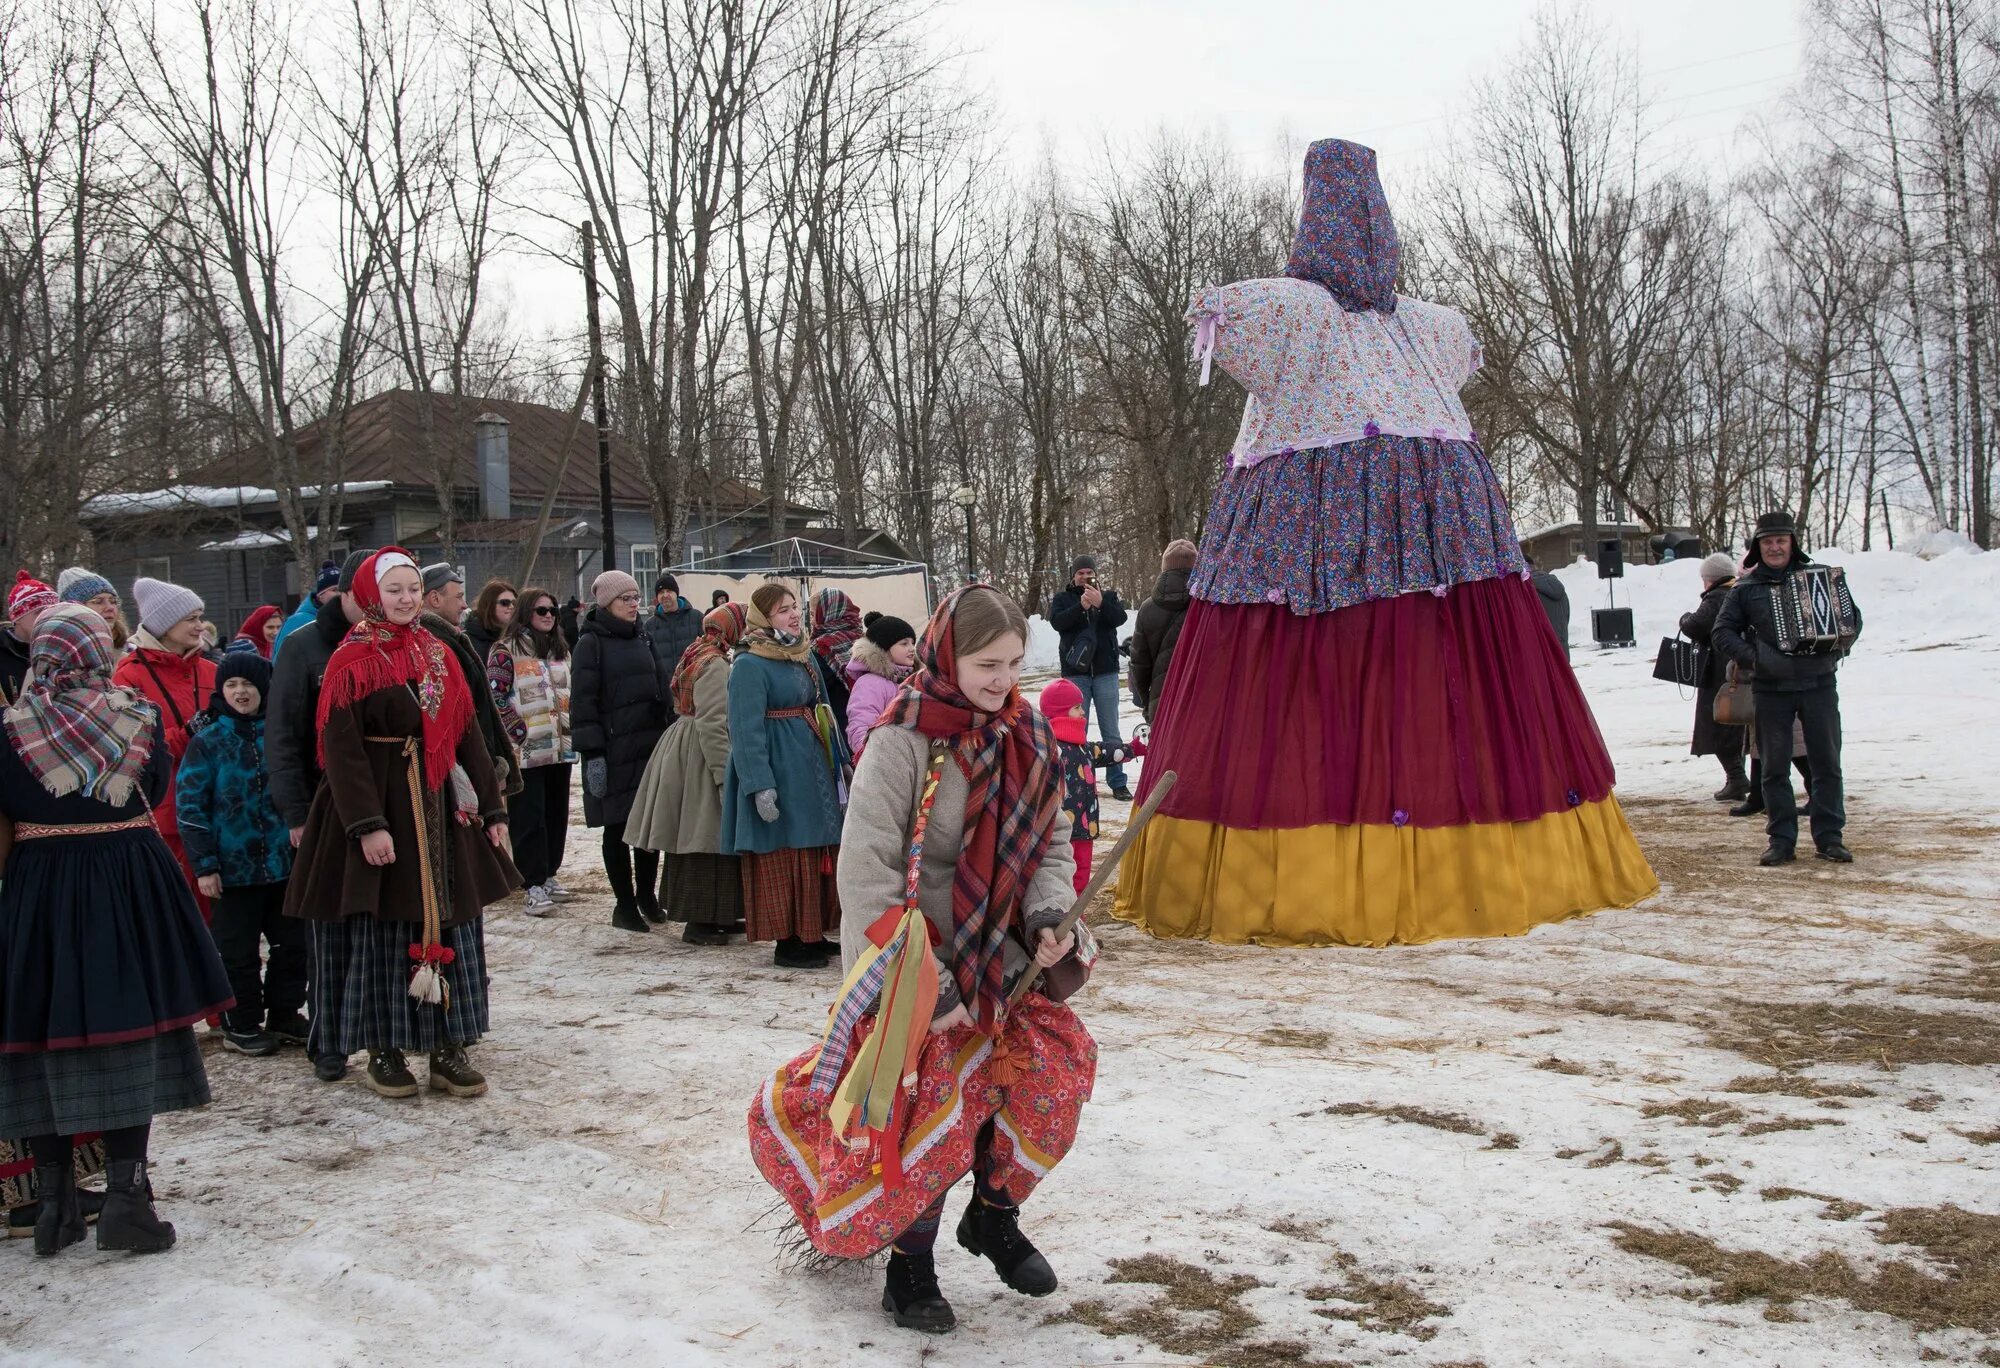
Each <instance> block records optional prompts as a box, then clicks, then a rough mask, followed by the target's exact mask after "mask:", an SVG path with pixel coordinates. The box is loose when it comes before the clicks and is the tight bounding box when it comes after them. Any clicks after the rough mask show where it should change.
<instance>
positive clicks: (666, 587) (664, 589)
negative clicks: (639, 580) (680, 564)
mask: <svg viewBox="0 0 2000 1368" xmlns="http://www.w3.org/2000/svg"><path fill="white" fill-rule="evenodd" d="M680 591H681V582H680V581H679V580H677V579H675V578H674V577H673V576H672V575H667V574H663V575H661V576H660V577H659V578H658V579H656V580H654V581H653V592H654V593H656V594H660V593H667V594H678V593H679V592H680Z"/></svg>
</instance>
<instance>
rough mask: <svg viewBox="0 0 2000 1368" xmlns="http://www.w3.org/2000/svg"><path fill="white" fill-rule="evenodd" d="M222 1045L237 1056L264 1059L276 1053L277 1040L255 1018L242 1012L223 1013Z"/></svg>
mask: <svg viewBox="0 0 2000 1368" xmlns="http://www.w3.org/2000/svg"><path fill="white" fill-rule="evenodd" d="M222 1043H223V1044H224V1045H225V1046H227V1047H228V1048H229V1049H232V1050H234V1051H236V1053H238V1054H246V1055H251V1056H253V1057H256V1058H260V1059H261V1058H265V1057H268V1056H270V1055H274V1054H276V1053H277V1052H278V1038H277V1037H276V1036H274V1035H272V1034H271V1033H270V1032H269V1031H267V1030H265V1029H264V1027H263V1025H262V1024H261V1023H260V1022H259V1021H257V1019H256V1018H254V1017H252V1016H250V1015H248V1014H247V1013H243V1012H225V1013H224V1014H223V1017H222Z"/></svg>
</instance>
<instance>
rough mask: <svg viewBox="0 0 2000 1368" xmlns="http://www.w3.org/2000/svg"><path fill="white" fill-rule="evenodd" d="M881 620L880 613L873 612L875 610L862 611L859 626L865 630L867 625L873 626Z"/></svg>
mask: <svg viewBox="0 0 2000 1368" xmlns="http://www.w3.org/2000/svg"><path fill="white" fill-rule="evenodd" d="M881 620H882V615H881V614H880V613H875V612H868V613H863V614H862V615H861V626H862V628H863V629H864V630H865V629H867V628H869V627H873V626H874V625H875V624H876V623H878V622H880V621H881Z"/></svg>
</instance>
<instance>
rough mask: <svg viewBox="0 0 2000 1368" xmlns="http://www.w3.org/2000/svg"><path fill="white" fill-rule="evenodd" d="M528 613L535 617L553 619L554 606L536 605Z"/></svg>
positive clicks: (549, 604) (554, 613)
mask: <svg viewBox="0 0 2000 1368" xmlns="http://www.w3.org/2000/svg"><path fill="white" fill-rule="evenodd" d="M528 611H529V612H530V613H532V614H534V615H535V616H536V617H554V616H555V615H556V606H555V605H554V604H553V603H538V604H536V605H535V606H534V607H533V608H531V609H529V610H528Z"/></svg>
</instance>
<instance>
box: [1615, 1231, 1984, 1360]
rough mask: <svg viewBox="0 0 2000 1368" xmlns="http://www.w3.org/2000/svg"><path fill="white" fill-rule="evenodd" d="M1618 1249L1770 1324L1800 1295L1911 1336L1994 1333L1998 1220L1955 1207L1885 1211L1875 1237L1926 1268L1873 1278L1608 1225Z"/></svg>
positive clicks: (1850, 1269) (1812, 1261) (1897, 1266)
mask: <svg viewBox="0 0 2000 1368" xmlns="http://www.w3.org/2000/svg"><path fill="white" fill-rule="evenodd" d="M1610 1229H1612V1230H1613V1231H1615V1232H1617V1233H1616V1236H1615V1241H1616V1243H1617V1245H1618V1247H1619V1248H1620V1249H1622V1250H1624V1251H1625V1252H1627V1253H1629V1254H1640V1255H1644V1256H1645V1257H1647V1258H1652V1259H1659V1260H1662V1261H1664V1262H1666V1263H1671V1264H1674V1265H1676V1266H1678V1267H1680V1268H1683V1269H1685V1270H1687V1271H1688V1272H1689V1273H1691V1274H1693V1275H1694V1276H1696V1277H1698V1278H1702V1279H1705V1280H1707V1282H1708V1283H1709V1284H1710V1290H1709V1292H1708V1293H1707V1295H1706V1297H1705V1300H1708V1301H1712V1302H1721V1303H1725V1304H1732V1305H1733V1304H1737V1303H1741V1302H1746V1301H1754V1300H1762V1301H1763V1302H1765V1303H1766V1306H1765V1311H1764V1314H1765V1316H1766V1317H1767V1318H1768V1319H1772V1320H1796V1319H1798V1318H1799V1317H1798V1315H1797V1313H1796V1312H1795V1311H1793V1309H1792V1307H1793V1304H1794V1303H1795V1302H1797V1301H1799V1300H1800V1299H1802V1298H1806V1297H1822V1298H1826V1299H1829V1300H1835V1301H1844V1302H1846V1303H1848V1304H1849V1305H1850V1306H1853V1307H1854V1308H1856V1309H1857V1310H1861V1311H1872V1312H1877V1313H1880V1314H1882V1315H1886V1316H1893V1317H1895V1318H1896V1319H1897V1320H1900V1321H1903V1322H1905V1323H1907V1324H1909V1325H1911V1326H1914V1327H1916V1328H1917V1329H1919V1330H1943V1329H1948V1328H1955V1329H1963V1330H1977V1331H1982V1332H1987V1333H1991V1332H1993V1331H1996V1330H2000V1216H1990V1215H1985V1214H1982V1213H1979V1212H1971V1211H1964V1210H1961V1209H1960V1208H1958V1207H1955V1206H1942V1207H1898V1208H1896V1209H1895V1210H1893V1211H1887V1212H1884V1213H1883V1215H1882V1218H1881V1223H1880V1226H1879V1228H1878V1229H1877V1230H1876V1231H1875V1238H1876V1239H1877V1240H1878V1241H1880V1242H1881V1243H1882V1244H1884V1245H1892V1246H1899V1247H1902V1248H1906V1249H1914V1250H1920V1251H1922V1253H1923V1254H1925V1255H1926V1256H1928V1263H1929V1265H1930V1266H1929V1267H1924V1266H1922V1265H1920V1264H1918V1263H1916V1262H1913V1261H1911V1260H1908V1259H1890V1260H1887V1261H1885V1262H1884V1263H1882V1264H1881V1265H1880V1266H1879V1267H1877V1268H1875V1269H1874V1270H1872V1271H1868V1270H1863V1269H1861V1268H1858V1267H1856V1266H1855V1264H1853V1263H1852V1262H1851V1261H1850V1260H1848V1259H1847V1257H1846V1256H1844V1255H1841V1254H1836V1253H1834V1252H1832V1251H1830V1250H1829V1251H1822V1252H1821V1253H1818V1254H1814V1255H1812V1256H1811V1257H1809V1258H1806V1259H1797V1260H1794V1259H1780V1258H1775V1257H1773V1256H1772V1255H1769V1254H1764V1253H1759V1252H1757V1251H1755V1250H1736V1249H1725V1248H1723V1247H1722V1246H1721V1245H1718V1244H1716V1243H1715V1241H1713V1240H1711V1239H1709V1238H1708V1237H1707V1236H1704V1235H1694V1234H1691V1233H1689V1232H1687V1231H1680V1230H1655V1229H1649V1228H1647V1227H1645V1226H1637V1225H1632V1224H1629V1223H1627V1222H1623V1221H1619V1222H1614V1223H1612V1225H1611V1226H1610Z"/></svg>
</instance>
